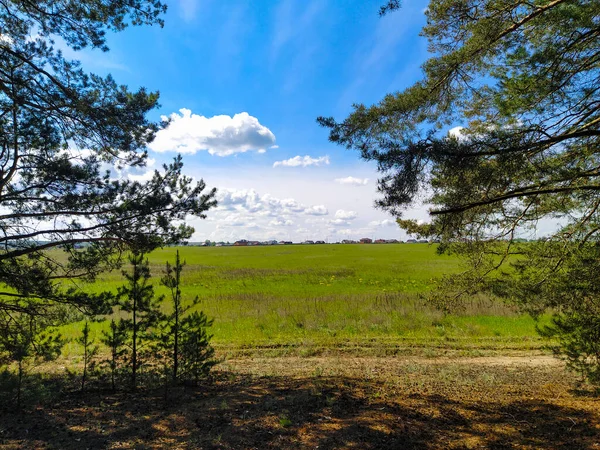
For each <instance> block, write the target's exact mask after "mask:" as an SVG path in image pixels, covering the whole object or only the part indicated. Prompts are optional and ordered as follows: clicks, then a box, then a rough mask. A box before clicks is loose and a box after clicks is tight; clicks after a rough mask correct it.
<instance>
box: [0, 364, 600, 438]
mask: <svg viewBox="0 0 600 450" xmlns="http://www.w3.org/2000/svg"><path fill="white" fill-rule="evenodd" d="M573 379H574V377H573V375H572V374H569V373H567V372H565V370H564V368H563V365H562V364H561V363H560V362H559V361H557V360H555V359H553V358H551V357H548V356H545V355H533V356H527V355H517V356H512V357H506V356H505V357H500V356H489V357H481V358H472V357H467V358H459V357H457V358H451V357H446V358H435V359H433V358H423V357H402V358H391V357H381V358H378V357H345V356H339V357H314V358H300V357H281V358H247V359H244V358H239V359H235V360H229V361H227V362H224V363H223V364H221V366H220V368H219V369H218V370H216V371H215V373H214V379H213V380H212V382H210V383H206V384H205V385H204V386H201V387H199V388H195V389H187V390H184V389H183V388H178V389H177V390H174V391H172V392H171V394H170V397H169V398H168V400H167V401H165V399H164V397H163V396H162V392H159V391H156V392H154V391H145V392H140V393H138V394H137V395H136V396H131V395H128V394H124V393H118V394H109V393H102V392H90V393H88V394H86V395H80V394H79V393H76V392H71V393H68V392H67V393H64V394H63V395H62V396H61V397H60V399H59V400H58V401H55V402H53V403H51V404H47V405H45V406H42V405H39V406H31V407H29V408H28V409H27V410H24V411H23V412H21V413H15V412H14V411H13V412H7V411H4V412H3V413H2V416H1V417H0V448H4V449H29V448H31V449H38V448H40V449H84V448H90V449H92V448H93V449H104V448H106V449H125V448H127V449H133V448H140V449H142V448H143V449H146V448H149V449H161V448H170V449H204V448H205V449H306V448H318V449H338V448H339V449H342V448H344V449H346V448H356V449H411V448H415V449H422V448H424V449H469V448H491V449H513V448H514V449H539V448H548V449H559V448H562V449H594V448H600V399H599V398H597V397H594V396H593V395H591V392H590V391H589V390H588V391H585V390H577V389H575V386H576V385H575V384H574V382H573Z"/></svg>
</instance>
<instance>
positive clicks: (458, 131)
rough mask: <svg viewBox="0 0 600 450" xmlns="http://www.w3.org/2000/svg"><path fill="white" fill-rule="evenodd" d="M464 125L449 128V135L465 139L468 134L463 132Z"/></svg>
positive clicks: (460, 139)
mask: <svg viewBox="0 0 600 450" xmlns="http://www.w3.org/2000/svg"><path fill="white" fill-rule="evenodd" d="M464 129H465V128H464V127H454V128H451V129H450V130H448V136H450V137H453V138H455V139H458V140H459V141H465V140H466V136H465V134H464V132H463V130H464Z"/></svg>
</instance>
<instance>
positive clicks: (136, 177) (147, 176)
mask: <svg viewBox="0 0 600 450" xmlns="http://www.w3.org/2000/svg"><path fill="white" fill-rule="evenodd" d="M153 176H154V170H148V171H147V172H144V173H141V174H133V173H128V174H127V178H129V179H130V180H131V181H139V182H140V183H145V182H146V181H150V180H151V179H152V177H153Z"/></svg>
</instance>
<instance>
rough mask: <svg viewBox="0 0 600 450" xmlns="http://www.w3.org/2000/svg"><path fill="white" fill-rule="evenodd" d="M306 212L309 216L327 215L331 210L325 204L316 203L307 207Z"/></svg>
mask: <svg viewBox="0 0 600 450" xmlns="http://www.w3.org/2000/svg"><path fill="white" fill-rule="evenodd" d="M304 214H308V215H309V216H326V215H327V214H329V211H328V210H327V208H325V205H316V206H311V207H310V208H306V209H305V210H304Z"/></svg>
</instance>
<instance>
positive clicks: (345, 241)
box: [342, 239, 356, 244]
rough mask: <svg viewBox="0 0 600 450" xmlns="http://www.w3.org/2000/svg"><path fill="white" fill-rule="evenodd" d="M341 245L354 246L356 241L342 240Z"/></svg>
mask: <svg viewBox="0 0 600 450" xmlns="http://www.w3.org/2000/svg"><path fill="white" fill-rule="evenodd" d="M342 244H356V241H353V240H351V239H344V240H343V241H342Z"/></svg>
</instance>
